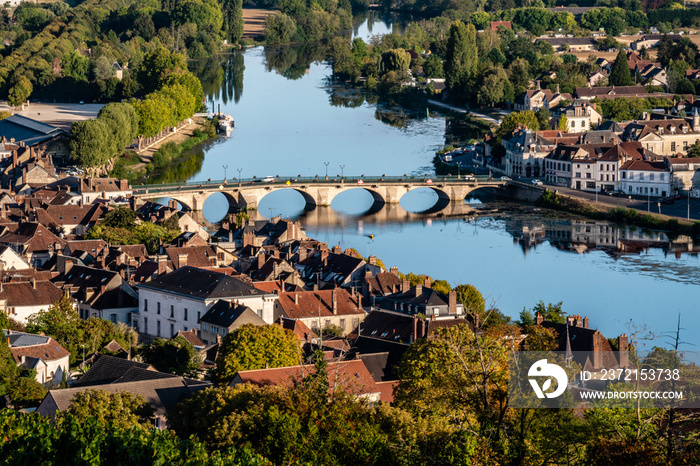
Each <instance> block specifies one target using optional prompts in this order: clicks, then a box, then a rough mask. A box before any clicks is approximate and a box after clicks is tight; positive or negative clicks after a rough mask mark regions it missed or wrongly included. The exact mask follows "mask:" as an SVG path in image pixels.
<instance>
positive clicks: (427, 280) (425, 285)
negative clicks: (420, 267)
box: [423, 278, 432, 288]
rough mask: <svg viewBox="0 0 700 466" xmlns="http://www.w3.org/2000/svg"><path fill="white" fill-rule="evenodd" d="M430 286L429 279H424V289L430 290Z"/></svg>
mask: <svg viewBox="0 0 700 466" xmlns="http://www.w3.org/2000/svg"><path fill="white" fill-rule="evenodd" d="M431 284H432V283H431V281H430V278H426V279H425V280H424V281H423V286H424V287H426V288H430V285H431Z"/></svg>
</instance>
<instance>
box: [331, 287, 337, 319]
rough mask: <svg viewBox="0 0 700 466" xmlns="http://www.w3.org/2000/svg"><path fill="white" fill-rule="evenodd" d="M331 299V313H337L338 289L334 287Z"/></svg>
mask: <svg viewBox="0 0 700 466" xmlns="http://www.w3.org/2000/svg"><path fill="white" fill-rule="evenodd" d="M331 299H332V300H333V314H334V315H336V314H338V290H337V289H336V288H334V289H333V293H332V298H331Z"/></svg>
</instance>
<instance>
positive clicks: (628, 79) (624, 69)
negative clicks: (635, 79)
mask: <svg viewBox="0 0 700 466" xmlns="http://www.w3.org/2000/svg"><path fill="white" fill-rule="evenodd" d="M608 82H609V83H610V84H611V85H613V86H631V85H632V74H631V73H630V67H629V65H628V64H627V54H626V53H625V51H624V50H620V51H619V52H618V53H617V58H615V63H613V66H612V70H611V71H610V76H609V77H608Z"/></svg>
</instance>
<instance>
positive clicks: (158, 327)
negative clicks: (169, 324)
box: [156, 320, 160, 336]
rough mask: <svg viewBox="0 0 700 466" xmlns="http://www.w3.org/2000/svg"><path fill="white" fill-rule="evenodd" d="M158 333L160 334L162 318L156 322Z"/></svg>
mask: <svg viewBox="0 0 700 466" xmlns="http://www.w3.org/2000/svg"><path fill="white" fill-rule="evenodd" d="M156 335H157V336H160V320H159V321H157V322H156Z"/></svg>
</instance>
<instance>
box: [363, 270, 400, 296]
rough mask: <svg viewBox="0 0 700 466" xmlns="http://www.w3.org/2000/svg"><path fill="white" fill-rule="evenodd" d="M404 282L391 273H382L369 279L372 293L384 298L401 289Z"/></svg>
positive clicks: (368, 282)
mask: <svg viewBox="0 0 700 466" xmlns="http://www.w3.org/2000/svg"><path fill="white" fill-rule="evenodd" d="M401 283H402V280H401V279H400V278H399V277H398V276H396V275H394V274H393V273H391V272H380V273H378V274H376V275H373V276H371V277H369V278H367V284H368V285H369V289H370V293H372V294H377V295H379V296H384V295H387V294H391V293H395V292H397V291H399V290H400V289H401Z"/></svg>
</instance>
